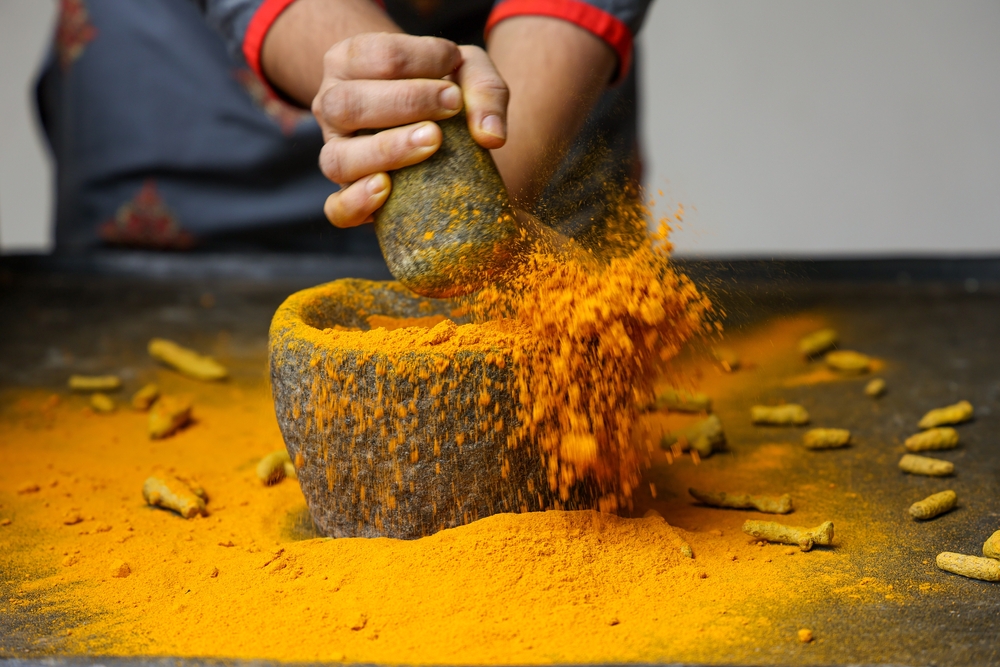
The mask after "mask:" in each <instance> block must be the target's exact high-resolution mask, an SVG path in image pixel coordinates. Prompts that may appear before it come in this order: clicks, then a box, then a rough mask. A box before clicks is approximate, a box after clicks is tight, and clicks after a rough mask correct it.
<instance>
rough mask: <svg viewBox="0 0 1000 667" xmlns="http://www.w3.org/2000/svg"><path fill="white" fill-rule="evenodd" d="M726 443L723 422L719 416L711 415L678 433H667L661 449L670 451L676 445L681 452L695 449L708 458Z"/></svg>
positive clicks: (661, 440)
mask: <svg viewBox="0 0 1000 667" xmlns="http://www.w3.org/2000/svg"><path fill="white" fill-rule="evenodd" d="M725 442H726V434H725V432H723V430H722V421H721V420H720V419H719V416H718V415H711V416H709V417H708V418H707V419H703V420H701V421H700V422H698V423H697V424H693V425H692V426H689V427H688V428H686V429H684V430H683V431H680V432H678V433H665V434H664V435H663V437H662V438H661V439H660V447H662V448H663V449H670V448H671V447H672V446H674V445H675V444H676V445H677V446H678V447H680V450H681V451H687V450H688V449H693V450H695V451H696V452H698V454H699V455H700V456H702V457H703V458H708V457H709V456H711V455H712V452H713V451H715V450H718V449H722V446H723V445H724V444H725Z"/></svg>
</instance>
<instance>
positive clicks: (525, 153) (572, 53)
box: [488, 16, 617, 208]
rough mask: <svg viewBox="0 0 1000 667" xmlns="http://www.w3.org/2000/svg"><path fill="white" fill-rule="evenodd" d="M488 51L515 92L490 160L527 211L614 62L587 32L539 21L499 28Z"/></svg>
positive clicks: (553, 21)
mask: <svg viewBox="0 0 1000 667" xmlns="http://www.w3.org/2000/svg"><path fill="white" fill-rule="evenodd" d="M488 51H489V54H490V57H491V58H492V59H493V62H494V63H495V64H496V66H497V69H498V70H499V72H500V75H501V76H503V78H504V80H505V81H506V83H507V86H508V88H509V89H510V103H509V105H508V108H507V143H506V144H505V145H504V146H503V147H502V148H499V149H496V150H494V151H493V157H494V159H495V160H496V163H497V166H498V167H499V169H500V173H501V174H502V176H503V178H504V182H505V183H506V184H507V188H508V190H509V191H510V194H511V196H512V197H513V198H514V201H515V202H516V203H517V204H518V205H519V206H521V207H524V208H530V207H531V206H532V205H533V204H534V202H535V200H536V199H537V197H538V196H539V194H540V193H541V192H542V190H543V189H544V187H545V185H546V184H547V183H548V180H549V178H551V176H552V174H553V172H554V171H555V169H556V167H557V166H558V164H559V162H560V161H561V159H562V158H563V156H564V155H565V154H566V151H567V149H568V147H569V145H570V143H571V142H572V141H573V139H574V138H575V137H576V135H577V133H578V132H579V131H580V128H581V127H582V125H583V122H584V121H585V120H586V118H587V115H588V114H589V113H590V110H591V109H592V108H593V106H594V104H595V103H596V102H597V99H598V98H599V97H600V95H601V93H603V92H604V90H606V88H607V86H608V83H609V82H610V81H611V78H612V76H613V74H614V69H615V65H616V62H617V58H616V55H615V52H614V51H613V50H612V49H611V47H609V46H608V45H607V44H606V43H605V42H604V41H603V40H601V39H600V38H598V37H596V36H594V35H593V34H591V33H589V32H587V31H586V30H584V29H582V28H580V27H578V26H576V25H574V24H572V23H569V22H567V21H563V20H560V19H554V18H547V17H540V16H523V17H514V18H510V19H507V20H504V21H501V22H500V23H498V24H497V25H496V26H495V27H494V28H493V30H492V31H491V32H490V36H489V43H488Z"/></svg>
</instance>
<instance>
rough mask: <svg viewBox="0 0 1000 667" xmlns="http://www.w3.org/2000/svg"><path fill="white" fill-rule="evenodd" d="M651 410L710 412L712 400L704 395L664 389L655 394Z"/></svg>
mask: <svg viewBox="0 0 1000 667" xmlns="http://www.w3.org/2000/svg"><path fill="white" fill-rule="evenodd" d="M653 409H654V410H671V411H673V412H711V411H712V399H711V398H710V397H708V396H706V395H705V394H698V393H693V392H690V391H683V390H681V389H664V390H663V391H661V392H660V393H659V394H657V396H656V400H655V401H654V402H653Z"/></svg>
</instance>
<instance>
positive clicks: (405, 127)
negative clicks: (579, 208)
mask: <svg viewBox="0 0 1000 667" xmlns="http://www.w3.org/2000/svg"><path fill="white" fill-rule="evenodd" d="M507 98H508V92H507V86H506V84H505V83H504V81H503V79H501V78H500V75H499V74H498V73H497V71H496V68H495V67H494V66H493V63H492V62H491V61H490V58H489V56H488V55H486V52H485V51H483V50H482V49H480V48H478V47H475V46H458V45H456V44H455V43H453V42H450V41H448V40H446V39H439V38H436V37H416V36H413V35H404V34H395V33H363V34H360V35H356V36H354V37H350V38H348V39H345V40H343V41H341V42H338V43H337V44H335V45H334V46H333V47H332V48H330V50H329V51H327V52H326V55H325V56H324V59H323V83H322V85H321V86H320V89H319V92H318V93H317V95H316V97H315V98H314V100H313V104H312V111H313V114H314V115H315V116H316V119H317V120H318V121H319V125H320V128H321V129H322V130H323V140H324V142H325V145H324V146H323V150H322V151H321V152H320V168H321V169H322V171H323V174H324V175H325V176H326V177H327V178H329V179H330V180H331V181H333V182H334V183H337V184H339V185H340V186H341V189H340V190H339V191H338V192H335V193H333V194H332V195H330V197H329V198H328V199H327V200H326V205H325V206H324V207H323V210H324V212H325V213H326V217H327V218H328V219H329V220H330V222H331V223H333V224H334V225H335V226H337V227H354V226H357V225H360V224H362V223H365V222H370V221H371V220H372V219H373V214H374V212H375V211H376V210H377V209H378V208H379V207H380V206H382V204H384V203H385V200H386V199H387V198H388V196H389V192H390V190H391V188H392V183H391V181H390V179H389V175H388V174H387V173H386V172H388V171H392V170H394V169H400V168H402V167H407V166H409V165H412V164H416V163H418V162H421V161H423V160H426V159H427V158H428V157H430V156H431V155H433V154H434V152H435V151H436V150H437V149H438V148H439V147H440V146H441V129H440V128H439V127H438V126H437V124H436V123H434V122H433V121H436V120H444V119H445V118H450V117H452V116H454V115H455V114H457V113H458V112H459V111H460V110H461V109H462V106H463V103H464V106H465V109H466V116H467V118H468V123H469V132H470V133H471V134H472V137H473V139H475V140H476V142H477V143H478V144H479V145H481V146H483V147H484V148H488V149H493V148H499V147H500V146H503V144H504V141H505V140H506V135H507ZM385 128H389V129H385ZM359 130H381V131H380V132H377V133H375V134H357V132H358V131H359Z"/></svg>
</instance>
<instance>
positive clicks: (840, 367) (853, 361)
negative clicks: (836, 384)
mask: <svg viewBox="0 0 1000 667" xmlns="http://www.w3.org/2000/svg"><path fill="white" fill-rule="evenodd" d="M823 361H825V362H826V365H827V366H829V367H830V368H832V369H833V370H835V371H837V372H840V373H847V374H851V375H860V374H861V373H867V372H868V371H869V370H870V369H871V366H872V360H871V358H870V357H869V356H868V355H867V354H861V353H860V352H854V351H852V350H834V351H832V352H827V353H826V356H825V357H823Z"/></svg>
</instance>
